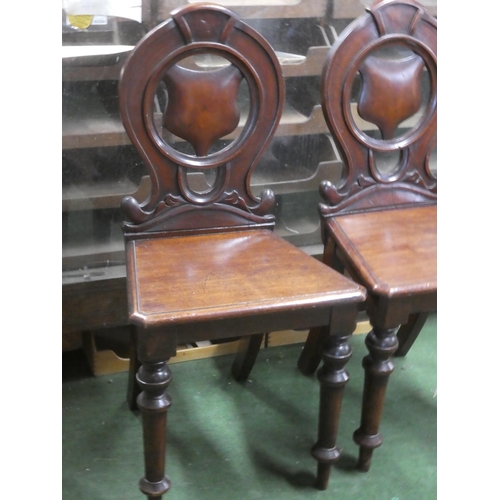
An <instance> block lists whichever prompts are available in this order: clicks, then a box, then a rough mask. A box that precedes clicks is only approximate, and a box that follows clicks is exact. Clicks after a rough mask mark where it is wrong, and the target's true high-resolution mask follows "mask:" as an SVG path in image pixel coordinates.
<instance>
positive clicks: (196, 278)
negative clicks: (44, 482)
mask: <svg viewBox="0 0 500 500" xmlns="http://www.w3.org/2000/svg"><path fill="white" fill-rule="evenodd" d="M127 263H128V266H127V279H128V282H129V283H130V288H129V290H130V292H129V298H130V304H129V311H130V313H131V314H130V318H131V320H132V321H133V322H134V323H136V324H139V325H140V326H142V327H144V328H153V327H155V326H161V327H162V328H163V329H164V330H165V335H169V336H171V337H174V338H173V339H172V340H173V341H175V342H176V343H177V344H183V343H189V342H196V341H199V340H203V339H206V337H207V336H208V335H210V337H211V338H212V339H216V338H224V337H227V336H228V335H229V336H231V335H233V336H234V335H235V333H236V334H238V335H243V334H248V333H260V332H262V331H263V330H262V327H263V322H264V321H267V322H269V324H267V325H266V326H267V330H269V331H271V330H280V329H283V328H289V327H290V326H291V325H293V326H295V327H296V328H302V327H303V328H307V327H310V326H315V324H317V325H324V324H329V322H330V309H331V307H332V306H333V305H339V304H341V303H342V302H346V303H348V302H349V301H351V300H353V299H354V300H359V297H360V287H359V286H358V285H357V284H355V283H353V282H352V281H351V280H348V279H347V278H345V277H344V276H342V275H341V274H339V273H337V272H336V271H333V270H332V269H329V268H327V267H326V266H325V265H324V264H322V263H321V262H319V261H318V260H316V259H313V258H311V257H309V256H307V255H306V254H305V253H303V252H302V251H301V250H299V249H297V248H296V247H294V246H293V245H291V244H290V243H288V242H286V241H284V240H283V239H282V238H279V237H278V236H276V235H275V234H274V233H272V232H270V231H267V230H255V231H244V232H242V231H238V232H225V233H216V234H202V235H194V236H184V237H177V238H167V239H162V238H161V239H143V240H136V241H131V242H129V243H128V244H127ZM200 323H202V324H201V325H200ZM197 327H198V328H197ZM212 327H213V328H212Z"/></svg>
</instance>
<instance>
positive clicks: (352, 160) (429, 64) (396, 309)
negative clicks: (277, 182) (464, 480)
mask: <svg viewBox="0 0 500 500" xmlns="http://www.w3.org/2000/svg"><path fill="white" fill-rule="evenodd" d="M357 80H358V85H359V86H360V90H359V94H356V93H355V92H354V90H353V88H354V86H355V82H356V81H357ZM426 82H427V83H426ZM356 95H357V97H355V96H356ZM321 96H322V109H323V113H324V116H325V120H326V123H327V125H328V127H329V129H330V131H331V133H332V136H333V138H334V140H335V141H336V143H337V145H338V147H339V151H340V152H341V155H342V158H343V160H344V163H345V167H346V168H345V172H344V174H343V177H342V180H341V182H340V183H338V184H336V185H334V184H332V183H331V182H329V181H324V182H322V183H321V185H320V193H321V196H322V198H323V200H324V203H321V204H320V206H319V210H320V215H321V221H322V234H323V241H324V245H325V250H324V254H323V262H324V263H325V264H327V265H329V266H330V267H332V268H333V269H336V270H337V271H339V272H346V273H347V274H348V275H349V276H350V277H351V278H353V279H355V280H356V281H357V282H358V283H360V284H362V285H363V286H365V287H366V289H367V291H368V297H367V301H366V311H367V313H368V315H369V318H370V323H371V325H372V327H373V330H372V331H371V332H370V333H369V334H368V335H367V338H366V346H367V348H368V352H369V353H368V355H367V356H366V357H365V358H364V359H363V367H364V369H365V384H364V391H363V405H362V412H361V424H360V427H359V429H357V430H356V432H355V433H354V440H355V442H356V443H357V444H358V445H359V446H360V453H359V461H358V468H359V469H360V470H362V471H367V470H368V469H369V468H370V465H371V459H372V453H373V450H374V449H375V448H377V447H378V446H380V445H381V444H382V436H381V434H380V433H379V427H380V423H381V420H382V413H383V407H384V399H385V395H386V390H387V385H388V381H389V377H390V375H391V374H392V372H393V371H394V363H393V361H392V357H393V355H395V354H397V353H398V354H399V355H404V354H406V353H407V352H408V349H409V348H410V346H411V344H412V343H413V342H414V340H415V339H416V337H417V336H418V333H419V331H420V329H421V328H422V326H423V324H424V321H425V318H426V316H427V313H428V312H430V311H435V310H436V308H437V262H436V248H437V241H436V239H437V238H436V228H437V221H436V215H437V178H436V175H435V173H434V172H433V170H432V168H431V167H430V156H431V154H432V151H433V149H434V148H435V146H436V140H437V139H436V137H437V136H436V123H437V23H436V20H435V18H433V17H432V16H430V15H429V13H427V12H426V10H425V8H424V7H423V6H422V5H420V4H419V3H417V2H416V1H414V0H382V1H378V2H374V3H373V4H372V6H371V7H370V8H368V9H367V13H366V14H365V15H363V16H360V17H359V18H358V19H356V20H355V21H354V22H353V23H351V25H349V26H348V27H347V28H346V29H345V30H344V32H343V33H342V35H341V36H340V37H339V38H337V40H336V41H335V43H334V44H333V45H332V47H331V49H330V52H329V54H328V56H327V60H326V62H325V66H324V70H323V74H322V80H321ZM355 99H357V104H354V105H355V106H357V111H358V114H359V116H360V117H361V118H362V119H363V120H365V121H367V122H370V123H372V124H374V125H375V126H376V128H377V129H378V134H377V133H375V134H367V133H365V131H363V130H361V129H360V128H359V126H358V125H357V123H356V121H355V120H354V117H353V114H352V106H353V102H352V101H353V100H355ZM417 112H418V113H419V114H420V117H419V119H418V120H416V121H415V122H414V123H413V124H412V125H411V126H409V127H408V128H403V129H402V130H399V129H401V128H402V124H403V123H405V122H408V120H409V119H410V118H412V117H413V116H414V115H415V114H416V113H417ZM381 155H382V156H383V155H386V158H387V155H393V156H394V155H395V157H396V160H395V162H393V164H392V165H391V166H390V168H388V167H387V165H384V164H383V161H382V160H381ZM401 325H403V326H402V327H401V328H400V326H401ZM398 330H399V331H400V333H399V334H398ZM326 339H327V332H326V331H325V330H324V329H322V328H314V329H312V330H311V331H310V333H309V336H308V339H307V341H306V344H305V346H304V349H303V351H302V354H301V356H300V359H299V362H298V366H299V369H300V370H301V371H302V372H303V373H306V374H307V373H312V372H314V371H315V370H316V367H317V365H318V362H319V356H318V352H319V351H320V349H322V348H323V347H322V346H324V344H325V342H326ZM398 339H400V340H401V341H402V342H403V345H402V346H401V347H400V348H398ZM408 418H409V417H408Z"/></svg>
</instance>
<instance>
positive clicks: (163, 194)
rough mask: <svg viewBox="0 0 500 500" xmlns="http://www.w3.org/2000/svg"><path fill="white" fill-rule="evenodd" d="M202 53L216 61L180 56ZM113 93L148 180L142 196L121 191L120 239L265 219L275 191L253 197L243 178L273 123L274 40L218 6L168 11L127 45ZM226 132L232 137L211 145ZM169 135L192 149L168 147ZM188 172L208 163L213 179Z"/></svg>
mask: <svg viewBox="0 0 500 500" xmlns="http://www.w3.org/2000/svg"><path fill="white" fill-rule="evenodd" d="M207 56H212V57H213V56H218V58H219V59H218V61H219V63H220V61H222V62H223V64H222V65H220V64H219V66H221V67H216V68H215V69H211V70H208V71H204V70H200V69H192V68H191V67H189V65H188V64H185V62H186V61H189V60H190V59H189V58H191V59H192V57H207ZM243 80H245V81H246V84H247V89H248V95H249V106H248V108H249V109H248V116H247V119H246V122H245V124H244V125H243V124H240V122H241V121H242V110H241V109H240V107H239V105H238V92H239V89H240V85H241V82H242V81H243ZM162 87H163V88H164V89H165V93H166V94H167V96H168V97H167V99H168V103H167V105H166V106H165V110H164V112H163V116H160V117H159V116H158V113H157V112H155V109H156V108H155V106H157V105H158V102H159V98H158V95H159V92H160V94H161V88H162ZM119 102H120V112H121V116H122V120H123V123H124V126H125V129H126V131H127V134H128V136H129V137H130V138H131V141H132V143H133V144H134V146H135V147H136V148H137V150H138V151H139V152H140V154H141V156H142V158H143V160H144V163H145V165H146V167H147V169H148V172H149V175H150V177H151V184H152V188H151V194H150V197H149V198H148V199H147V200H146V201H145V202H144V203H142V204H140V203H139V202H138V201H137V200H136V199H135V198H133V197H131V196H127V197H125V198H124V199H123V201H122V208H123V211H124V213H125V216H126V218H127V221H126V222H125V223H124V226H123V229H124V235H125V238H126V239H137V238H144V237H147V238H151V237H155V236H165V235H179V234H185V233H199V232H206V231H223V230H225V229H231V230H235V229H238V228H240V229H248V228H255V227H261V228H262V227H266V228H273V227H274V216H273V215H272V214H271V210H272V208H273V206H274V194H273V192H272V191H270V190H266V191H264V192H263V193H262V194H261V196H260V197H255V196H254V195H253V194H252V192H251V189H250V178H251V174H252V171H253V169H254V168H255V166H256V164H257V162H258V160H259V157H260V156H261V154H262V152H263V151H264V149H265V147H266V146H267V144H268V142H269V141H270V140H271V138H272V135H273V133H274V131H275V129H276V127H277V126H278V123H279V120H280V117H281V112H282V108H283V102H284V82H283V77H282V72H281V67H280V64H279V62H278V59H277V57H276V55H275V53H274V51H273V49H272V48H271V46H270V45H269V43H268V42H267V41H266V40H265V39H264V38H263V37H262V36H261V35H260V34H259V33H258V32H256V31H255V30H254V29H252V28H251V27H250V26H248V25H247V24H245V23H243V22H242V21H240V20H239V18H238V17H237V16H236V15H235V14H234V13H232V12H231V11H229V10H227V9H225V8H224V7H220V6H216V5H208V4H207V5H205V6H204V7H203V8H200V6H199V5H191V6H188V7H183V8H181V9H178V10H176V11H174V12H173V13H172V17H171V19H169V20H168V21H166V22H164V23H163V24H161V25H159V26H158V27H157V28H155V29H154V30H152V31H151V32H150V33H149V34H148V35H147V36H146V37H145V38H144V39H143V40H142V41H141V43H140V44H138V45H137V47H136V48H135V49H134V50H133V51H132V53H131V54H130V56H129V58H128V60H127V61H126V63H125V65H124V67H123V70H122V75H121V80H120V87H119ZM238 132H239V134H238ZM229 134H233V135H235V136H236V137H235V138H234V140H233V141H232V142H230V143H229V144H226V143H223V147H222V148H219V150H214V148H213V146H214V144H215V143H217V141H219V140H220V139H223V138H227V136H228V135H229ZM168 137H171V138H172V137H173V139H174V141H173V142H174V143H175V142H177V144H184V145H186V144H189V145H191V146H192V150H189V149H186V148H184V149H183V148H179V147H176V146H175V144H173V143H172V142H171V141H169V140H167V139H168ZM224 144H226V145H225V146H224ZM193 172H199V173H200V172H201V173H203V172H211V174H212V175H213V178H214V180H213V183H212V184H211V185H210V187H209V188H208V189H201V190H200V189H196V188H195V187H193V185H192V183H191V182H190V174H191V173H193Z"/></svg>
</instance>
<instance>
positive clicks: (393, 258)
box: [326, 205, 437, 297]
mask: <svg viewBox="0 0 500 500" xmlns="http://www.w3.org/2000/svg"><path fill="white" fill-rule="evenodd" d="M436 215H437V207H436V205H429V206H423V207H412V208H404V209H397V210H384V211H376V212H366V213H360V214H351V215H342V216H338V217H335V218H331V219H328V220H327V221H326V225H327V228H328V231H329V232H330V233H331V234H332V235H334V237H335V241H337V243H338V245H340V246H342V249H343V253H344V254H345V259H346V261H347V262H348V267H349V269H353V268H354V269H355V270H356V273H357V275H358V276H359V277H360V279H361V280H362V281H363V283H364V284H365V286H366V287H367V288H368V289H369V291H370V292H371V293H372V294H376V295H384V296H387V297H394V296H398V295H409V294H412V295H413V294H427V293H433V292H434V293H435V292H436V290H437V216H436Z"/></svg>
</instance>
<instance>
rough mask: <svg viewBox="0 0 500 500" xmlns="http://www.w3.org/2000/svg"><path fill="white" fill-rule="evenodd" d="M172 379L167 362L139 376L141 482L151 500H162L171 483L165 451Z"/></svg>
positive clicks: (145, 368)
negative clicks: (141, 433) (142, 447)
mask: <svg viewBox="0 0 500 500" xmlns="http://www.w3.org/2000/svg"><path fill="white" fill-rule="evenodd" d="M171 378H172V376H171V373H170V370H169V368H168V366H167V363H166V362H164V361H162V362H158V363H146V362H145V363H143V364H142V366H141V367H140V368H139V371H138V373H137V382H138V383H139V386H140V388H141V389H142V392H141V393H140V394H139V396H138V398H137V406H138V407H139V409H140V410H141V414H142V428H143V438H144V461H145V472H146V473H145V476H144V477H143V478H142V479H141V480H140V482H139V488H140V490H141V491H142V492H143V493H144V494H145V495H147V497H148V499H149V500H153V499H156V500H158V499H161V497H162V495H163V494H164V493H166V492H167V491H168V489H169V488H170V480H169V479H168V478H167V477H166V476H165V451H166V434H167V410H168V408H169V406H170V396H169V395H168V394H167V386H168V384H169V383H170V380H171Z"/></svg>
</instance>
